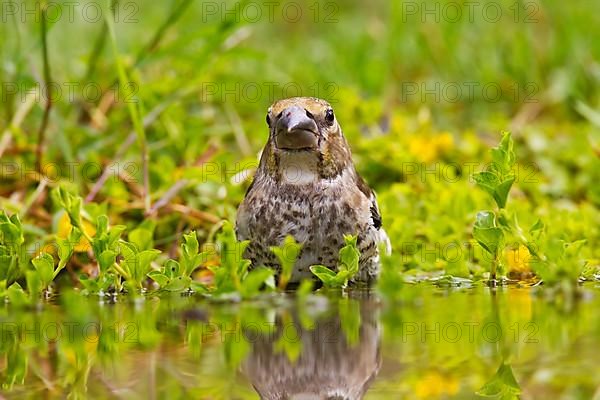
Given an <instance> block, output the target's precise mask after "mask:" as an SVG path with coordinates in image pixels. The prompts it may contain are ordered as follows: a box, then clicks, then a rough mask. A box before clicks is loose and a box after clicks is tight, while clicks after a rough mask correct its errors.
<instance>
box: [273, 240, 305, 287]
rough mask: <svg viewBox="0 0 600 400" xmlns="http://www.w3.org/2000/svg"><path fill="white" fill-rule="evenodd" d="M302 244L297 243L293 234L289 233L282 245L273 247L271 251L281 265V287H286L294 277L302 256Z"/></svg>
mask: <svg viewBox="0 0 600 400" xmlns="http://www.w3.org/2000/svg"><path fill="white" fill-rule="evenodd" d="M301 250H302V245H301V244H299V243H297V242H296V240H295V239H294V237H293V236H292V235H287V236H286V237H285V239H284V240H283V243H282V244H281V246H278V247H271V251H272V252H273V254H275V257H277V260H278V261H279V265H280V266H281V274H280V277H279V287H280V288H285V287H286V286H287V283H288V282H289V281H290V278H291V277H292V273H293V271H294V265H296V260H297V259H298V257H299V256H300V252H301Z"/></svg>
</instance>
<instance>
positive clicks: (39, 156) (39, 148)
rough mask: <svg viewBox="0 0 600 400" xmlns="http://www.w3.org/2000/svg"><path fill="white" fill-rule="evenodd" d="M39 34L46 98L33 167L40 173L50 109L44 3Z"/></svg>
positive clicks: (50, 97)
mask: <svg viewBox="0 0 600 400" xmlns="http://www.w3.org/2000/svg"><path fill="white" fill-rule="evenodd" d="M41 36H42V37H41V39H42V59H43V63H44V86H45V87H46V93H47V99H46V107H45V108H44V115H43V116H42V123H41V125H40V128H39V130H38V135H37V147H36V150H35V169H36V171H38V172H39V173H40V174H41V172H42V153H43V149H44V141H45V137H46V129H47V127H48V120H49V118H50V111H51V110H52V95H51V93H50V90H49V85H50V79H51V76H50V63H49V62H48V40H47V25H46V4H44V5H43V6H42V9H41Z"/></svg>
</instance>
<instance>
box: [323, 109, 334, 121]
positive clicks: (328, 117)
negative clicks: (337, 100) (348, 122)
mask: <svg viewBox="0 0 600 400" xmlns="http://www.w3.org/2000/svg"><path fill="white" fill-rule="evenodd" d="M334 120H335V115H333V110H332V109H331V108H328V109H327V111H325V121H327V123H328V124H329V125H331V124H333V121H334Z"/></svg>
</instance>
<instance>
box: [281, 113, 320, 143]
mask: <svg viewBox="0 0 600 400" xmlns="http://www.w3.org/2000/svg"><path fill="white" fill-rule="evenodd" d="M318 132H319V130H318V127H317V123H316V122H315V120H314V119H313V118H311V117H310V116H309V113H308V112H307V111H306V110H305V109H304V108H302V107H298V106H292V107H288V108H286V109H285V110H283V112H282V114H281V117H280V118H279V120H278V121H277V125H276V126H275V144H276V145H277V147H278V148H280V149H285V150H302V149H306V150H309V149H315V148H317V145H318Z"/></svg>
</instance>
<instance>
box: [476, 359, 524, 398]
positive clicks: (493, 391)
mask: <svg viewBox="0 0 600 400" xmlns="http://www.w3.org/2000/svg"><path fill="white" fill-rule="evenodd" d="M520 393H521V387H520V386H519V383H518V382H517V380H516V379H515V376H514V374H513V372H512V368H511V366H510V365H509V364H502V365H500V368H498V371H496V374H495V375H494V376H493V377H492V379H491V380H490V381H488V382H487V383H486V384H485V385H483V387H482V388H481V389H479V390H478V391H477V394H478V395H479V396H485V397H496V398H500V399H506V400H508V399H518V398H519V397H518V395H519V394H520Z"/></svg>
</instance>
